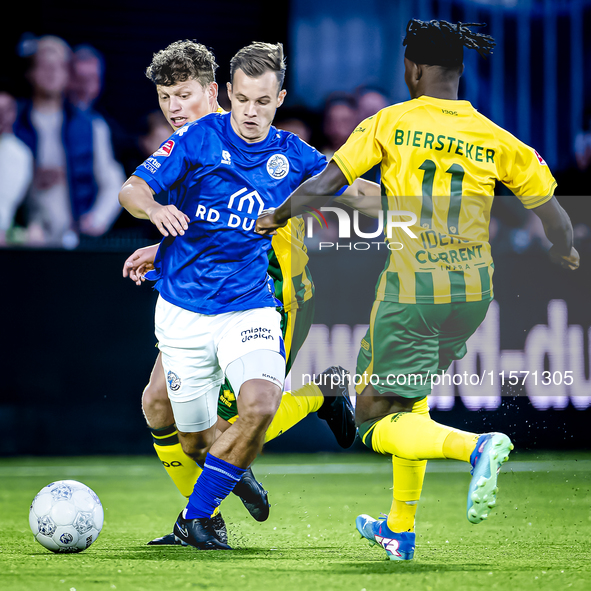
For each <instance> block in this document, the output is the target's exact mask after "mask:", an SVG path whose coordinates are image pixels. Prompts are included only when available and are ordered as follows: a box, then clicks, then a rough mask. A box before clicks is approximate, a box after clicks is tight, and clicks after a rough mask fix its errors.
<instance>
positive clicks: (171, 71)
mask: <svg viewBox="0 0 591 591" xmlns="http://www.w3.org/2000/svg"><path fill="white" fill-rule="evenodd" d="M216 68H217V64H216V63H215V58H214V55H213V53H212V52H211V51H209V50H208V49H207V48H206V47H205V46H203V45H201V44H199V43H195V42H193V41H177V42H175V43H172V44H171V45H169V46H168V47H167V48H166V49H164V50H162V51H160V52H158V53H157V54H155V55H154V57H153V60H152V63H151V64H150V67H149V68H148V69H147V72H146V75H147V77H148V78H149V79H150V80H152V81H153V82H154V83H155V85H156V89H157V92H158V102H159V105H160V108H161V110H162V112H163V114H164V116H165V117H166V119H167V121H168V122H169V124H170V125H171V127H172V128H173V130H177V129H180V128H181V127H183V126H184V125H185V124H186V123H188V122H191V121H195V120H196V119H199V118H201V117H203V116H204V115H207V114H208V113H212V112H223V110H222V109H221V107H220V106H219V104H218V101H217V93H218V87H217V84H216V82H215V70H216ZM371 185H372V184H371V183H367V182H364V185H363V186H364V187H366V188H368V187H370V188H371V189H372V190H373V187H371ZM355 190H356V189H355ZM303 237H304V222H303V220H302V219H294V220H291V222H290V224H288V225H287V226H286V227H285V228H282V230H281V231H280V232H278V234H277V236H274V238H273V242H272V245H273V246H272V250H271V251H270V255H269V274H270V276H271V277H272V278H273V280H274V284H275V291H276V294H275V295H276V297H277V298H278V299H279V300H280V301H281V302H283V309H282V310H281V315H282V329H283V335H284V343H285V350H286V357H287V371H289V368H290V367H291V364H292V363H293V361H294V359H295V356H296V354H297V352H298V350H299V349H300V347H301V346H302V344H303V342H304V340H305V339H306V336H307V334H308V331H309V329H310V326H311V324H312V319H313V314H314V300H313V295H314V284H313V282H312V277H311V275H310V271H309V269H308V267H307V262H308V255H307V253H306V247H305V246H304V243H303ZM157 249H158V245H154V246H149V247H146V248H143V249H139V250H138V251H136V252H135V253H133V254H132V255H131V256H130V257H129V258H128V259H127V261H126V262H125V265H124V268H123V275H124V276H130V277H131V278H132V279H133V280H134V281H136V283H141V281H142V279H143V273H144V272H145V271H147V270H149V269H150V268H151V266H152V263H153V261H154V257H155V255H156V251H157ZM327 372H328V373H329V374H337V375H341V373H342V372H341V369H340V368H337V367H332V368H329V369H328V370H327ZM332 381H334V380H332ZM331 383H332V382H331V380H328V384H329V385H328V386H324V385H321V386H317V385H315V384H309V385H306V386H304V387H303V388H301V389H299V390H297V391H296V392H284V394H283V397H282V401H281V405H280V407H279V410H278V412H277V414H276V416H275V418H274V420H273V422H272V423H271V425H270V427H269V429H268V430H267V432H266V436H265V441H270V440H271V439H274V438H275V437H277V436H278V435H281V434H282V433H283V432H285V431H287V430H288V429H290V428H291V427H293V426H294V425H295V424H296V423H297V422H299V421H300V420H301V419H303V418H304V417H305V416H307V415H308V414H309V413H311V412H317V414H318V416H319V417H320V418H323V419H324V420H326V421H327V423H328V425H329V427H330V428H331V430H332V431H333V433H334V434H335V437H336V439H337V441H338V443H339V444H340V445H341V446H343V447H349V446H351V445H352V444H353V441H354V439H355V435H356V429H355V423H354V418H353V410H352V406H351V404H350V400H349V398H348V396H347V394H346V388H344V387H343V385H342V384H340V385H338V386H335V387H334V388H331V387H330V384H331ZM333 390H334V391H333ZM142 409H143V411H144V416H145V418H146V421H147V423H148V426H149V428H150V431H151V433H152V437H153V441H154V448H155V450H156V453H157V455H158V457H159V458H160V460H161V461H162V463H163V465H164V467H165V469H166V470H167V472H168V474H169V475H170V477H171V478H172V480H173V482H174V483H175V485H176V486H177V488H178V490H179V491H180V492H181V494H182V495H183V496H185V497H187V498H188V497H189V496H190V494H191V492H192V491H193V487H194V485H195V482H196V480H197V478H198V476H199V474H200V473H201V468H200V466H199V464H198V463H197V462H199V460H200V459H201V454H202V452H203V450H200V449H195V450H191V453H190V457H189V456H188V455H187V454H186V453H185V452H184V451H183V448H182V446H181V443H180V442H179V438H182V437H183V434H182V433H179V432H178V431H177V429H176V426H175V424H174V418H173V414H172V408H171V405H170V401H169V399H168V394H167V390H166V379H165V376H164V370H163V368H162V361H161V357H160V355H158V357H157V359H156V363H155V365H154V369H153V371H152V375H151V378H150V382H149V384H148V385H147V386H146V388H145V390H144V393H143V397H142ZM218 415H219V417H220V420H219V421H218V428H219V429H220V430H224V429H225V428H227V427H229V425H230V424H231V423H233V422H234V421H235V420H236V418H237V415H238V410H237V405H236V396H235V395H234V392H233V391H232V388H231V386H230V384H229V382H227V381H226V383H225V384H224V385H223V386H222V388H221V392H220V401H219V405H218ZM205 451H207V450H205ZM234 492H235V493H236V494H237V495H238V496H239V497H240V498H241V499H242V500H243V502H244V504H245V506H246V507H247V509H248V510H249V512H250V513H251V515H253V517H254V518H255V519H257V520H258V521H264V520H265V519H267V517H268V514H269V504H268V500H267V493H266V491H264V490H263V488H262V486H261V485H260V484H259V483H257V482H256V479H255V478H254V475H253V474H252V471H250V470H249V471H247V472H246V474H245V476H243V478H242V480H241V482H239V483H238V484H237V485H236V488H235V489H234ZM214 519H215V527H216V531H218V533H221V536H222V537H223V538H224V540H225V539H226V534H225V532H224V530H225V526H224V523H223V519H222V517H221V515H219V514H217V515H216V516H215V518H214ZM150 544H158V545H160V544H165V545H168V544H173V545H174V544H180V541H179V540H178V539H177V538H176V537H175V536H174V534H168V535H166V536H163V537H161V538H157V539H155V540H152V542H150Z"/></svg>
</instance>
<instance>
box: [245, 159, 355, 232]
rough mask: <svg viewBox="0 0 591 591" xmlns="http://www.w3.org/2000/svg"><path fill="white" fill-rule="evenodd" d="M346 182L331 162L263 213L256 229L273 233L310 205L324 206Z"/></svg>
mask: <svg viewBox="0 0 591 591" xmlns="http://www.w3.org/2000/svg"><path fill="white" fill-rule="evenodd" d="M346 184H347V179H346V178H345V175H344V174H343V173H342V172H341V169H340V168H339V167H338V166H337V165H336V164H335V163H334V162H332V161H331V162H329V163H328V166H327V167H326V168H325V169H324V170H323V171H322V172H321V173H320V174H317V175H316V176H315V177H312V178H311V179H308V180H307V181H306V182H305V183H302V184H301V185H300V186H299V187H298V188H297V189H296V190H295V191H294V192H293V193H292V194H291V195H290V196H289V197H288V198H287V199H286V200H285V201H284V202H283V203H282V204H281V205H280V206H279V207H278V208H277V209H275V210H274V211H272V212H269V213H263V214H262V215H261V217H259V219H258V220H257V225H256V231H257V232H258V233H259V234H266V235H271V234H273V233H274V231H275V230H276V229H277V228H280V227H282V226H285V224H287V222H288V220H289V219H290V218H292V217H295V216H297V215H301V214H302V213H305V212H307V211H308V210H309V208H310V207H322V206H323V205H324V204H326V203H327V202H328V201H329V199H330V197H331V196H332V195H334V194H335V193H336V192H337V191H338V190H339V189H341V188H342V187H343V186H344V185H346Z"/></svg>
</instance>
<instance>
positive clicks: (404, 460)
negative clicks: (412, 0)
mask: <svg viewBox="0 0 591 591" xmlns="http://www.w3.org/2000/svg"><path fill="white" fill-rule="evenodd" d="M470 26H475V25H464V24H461V23H458V24H450V23H447V22H444V21H430V22H422V21H418V20H415V19H413V20H411V21H410V22H409V24H408V27H407V34H406V38H405V40H404V45H406V52H405V60H404V63H405V81H406V84H407V86H408V89H409V91H410V95H411V100H409V101H406V102H403V103H400V104H397V105H393V106H391V107H387V108H385V109H383V110H382V111H380V112H379V113H377V114H376V115H375V116H373V117H369V118H368V119H366V120H365V121H363V122H362V123H361V124H360V125H359V126H358V127H357V129H355V131H354V132H353V133H352V134H351V136H350V138H349V139H348V141H347V142H346V144H345V145H344V146H343V147H342V148H341V149H340V150H338V151H337V152H336V153H335V155H334V157H333V159H332V161H331V162H330V163H329V165H328V166H327V168H326V169H325V170H324V171H323V172H322V173H320V174H319V175H318V176H316V177H314V178H313V179H310V180H308V181H307V182H306V183H304V184H303V185H302V186H301V187H299V188H298V189H297V190H296V191H295V192H294V193H293V194H292V195H291V197H290V198H289V199H288V200H287V201H286V202H285V203H284V204H283V205H282V206H281V207H279V208H278V209H276V210H275V212H273V213H271V214H267V215H266V217H261V218H260V219H259V223H258V224H257V228H258V230H259V231H260V232H261V233H268V232H272V231H273V230H274V229H275V228H278V227H280V226H281V224H283V223H285V221H286V220H287V219H288V218H289V217H290V216H292V215H296V214H298V213H299V212H300V211H301V210H302V209H303V206H316V207H318V206H320V205H322V204H323V203H325V202H326V197H320V196H326V195H332V194H334V192H335V191H336V190H338V188H339V187H340V186H342V185H343V184H345V183H346V184H350V183H352V182H353V181H354V180H355V179H356V178H357V177H359V176H360V175H362V174H363V173H364V172H366V171H367V170H369V169H370V168H372V167H373V166H375V165H376V164H381V178H382V195H383V196H382V209H383V212H384V215H385V216H386V217H385V222H384V227H385V232H386V234H387V236H386V240H387V241H388V242H390V243H392V244H391V245H392V248H391V249H390V256H389V260H388V262H387V263H386V267H385V269H384V271H383V272H382V273H381V275H380V277H379V279H378V283H377V286H376V300H375V303H374V305H373V308H372V311H371V317H370V327H369V330H368V332H367V334H366V336H365V338H364V339H363V340H362V342H361V349H360V353H359V356H358V365H357V373H358V374H360V375H362V376H363V377H364V381H363V382H362V383H361V384H360V385H359V386H358V387H357V393H358V398H357V405H356V411H355V412H356V422H357V424H358V426H359V435H360V437H361V438H362V441H363V442H364V444H365V445H367V446H368V447H369V448H370V449H373V450H374V451H376V452H377V453H381V454H387V455H391V456H392V464H393V472H394V488H393V496H394V499H393V503H392V507H391V510H390V513H389V514H388V516H387V518H386V519H379V520H375V519H373V518H371V517H369V516H368V515H360V516H359V517H358V518H357V521H356V526H357V529H358V530H359V532H360V533H361V535H362V536H363V537H365V538H367V539H369V540H370V542H371V543H378V544H380V545H381V546H382V547H383V548H384V549H385V550H386V552H387V554H388V556H389V558H390V559H392V560H411V559H412V558H413V555H414V546H415V533H414V522H415V512H416V506H417V502H418V500H419V497H420V493H421V490H422V486H423V478H424V474H425V467H426V461H427V460H429V459H434V458H451V459H457V460H463V461H465V462H467V463H470V464H471V466H472V479H471V482H470V486H469V491H468V502H467V517H468V519H469V520H470V521H471V522H472V523H479V522H481V521H482V520H484V519H486V518H487V517H488V514H489V512H490V509H491V508H492V507H493V506H494V505H495V502H496V492H497V471H498V470H499V468H500V466H501V464H502V463H503V462H504V461H506V460H507V458H508V455H509V452H510V450H511V449H513V445H512V443H511V441H510V440H509V438H508V437H507V436H506V435H504V434H502V433H486V434H484V435H478V434H475V433H467V432H463V431H459V430H457V429H452V428H450V427H447V426H444V425H441V424H438V423H436V422H435V421H433V420H431V418H430V417H429V407H428V404H427V398H426V396H427V395H428V394H429V393H430V390H431V386H430V384H431V382H430V379H429V376H431V375H433V374H434V373H441V372H445V371H446V370H447V368H448V367H449V365H450V364H451V362H452V361H454V360H455V359H460V358H462V357H463V356H464V355H465V353H466V341H467V339H468V338H469V337H470V335H472V333H473V332H474V331H475V330H476V329H477V328H478V326H479V325H480V323H481V322H482V320H483V319H484V317H485V315H486V312H487V309H488V306H489V304H490V301H491V299H492V297H493V287H492V276H493V265H492V258H491V253H490V244H489V242H488V228H489V220H490V211H491V205H492V201H493V194H494V184H495V181H496V180H499V181H501V182H502V183H504V184H505V186H507V187H508V188H509V189H511V191H512V192H513V193H514V194H515V195H516V196H517V198H518V199H520V201H521V202H522V204H523V206H524V207H526V208H527V209H531V210H532V211H534V212H535V213H536V214H537V215H538V216H539V217H540V219H541V220H542V223H543V225H544V230H545V233H546V236H547V237H548V239H549V240H550V242H551V243H552V247H551V249H550V258H551V260H552V261H554V262H556V263H559V264H560V265H562V266H563V267H565V268H567V269H576V268H577V267H578V264H579V255H578V253H577V252H576V250H575V249H574V248H573V235H572V226H571V223H570V220H569V218H568V216H567V214H566V213H565V212H564V210H563V209H562V208H561V207H560V205H559V204H558V202H557V200H556V198H555V197H554V196H553V194H554V189H555V187H556V182H555V180H554V178H553V177H552V175H551V173H550V171H549V169H548V166H547V165H546V163H545V162H544V160H543V159H542V158H541V157H540V155H539V154H538V153H537V152H536V151H535V150H533V149H532V148H530V147H528V146H526V145H525V144H523V143H522V142H520V141H519V140H518V139H516V138H515V137H513V136H512V135H511V134H510V133H508V132H507V131H505V130H504V129H502V128H500V127H498V126H497V125H495V124H494V123H493V122H492V121H490V120H488V119H487V118H486V117H484V116H482V115H481V114H480V113H478V111H476V109H474V107H473V106H472V105H471V104H470V103H469V102H467V101H463V100H458V84H459V79H460V76H461V75H462V72H463V48H464V47H466V48H469V49H475V50H477V51H478V52H479V53H480V54H481V55H483V56H485V55H487V54H488V53H490V52H491V50H492V47H493V46H494V40H493V39H492V38H491V37H489V36H487V35H482V34H478V33H475V32H473V31H471V30H470V28H469V27H470ZM392 212H394V213H392ZM396 212H406V213H405V214H404V215H400V214H398V213H396ZM395 222H397V223H398V225H396V224H395ZM400 222H405V223H406V225H403V224H401V223H400Z"/></svg>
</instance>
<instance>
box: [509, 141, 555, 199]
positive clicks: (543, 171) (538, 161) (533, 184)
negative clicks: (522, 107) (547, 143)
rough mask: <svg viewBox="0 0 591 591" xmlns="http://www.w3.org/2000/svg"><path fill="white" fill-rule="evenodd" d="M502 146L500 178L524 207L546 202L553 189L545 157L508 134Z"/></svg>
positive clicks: (553, 180)
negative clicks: (506, 140) (508, 137)
mask: <svg viewBox="0 0 591 591" xmlns="http://www.w3.org/2000/svg"><path fill="white" fill-rule="evenodd" d="M505 143H506V145H505V146H504V149H503V158H502V159H501V163H502V165H503V170H501V171H500V172H501V175H500V181H501V182H502V183H503V184H504V185H505V186H506V187H507V188H508V189H510V190H511V191H512V192H513V193H514V194H515V195H516V196H517V197H518V199H519V200H520V201H521V203H522V204H523V206H524V207H525V208H526V209H533V208H535V207H539V206H540V205H543V204H544V203H546V202H547V201H549V200H550V199H551V198H552V196H553V195H554V190H555V189H556V180H555V179H554V177H553V176H552V173H551V172H550V169H549V167H548V165H547V164H546V162H545V160H544V159H543V158H542V157H541V156H540V155H539V154H538V152H536V150H534V149H533V148H530V147H529V146H527V145H526V144H524V143H523V142H521V141H519V140H518V139H517V138H514V137H513V136H510V139H509V141H508V142H505Z"/></svg>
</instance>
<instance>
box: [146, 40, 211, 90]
mask: <svg viewBox="0 0 591 591" xmlns="http://www.w3.org/2000/svg"><path fill="white" fill-rule="evenodd" d="M217 67H218V65H217V64H216V63H215V57H214V55H213V53H212V52H211V51H210V50H209V49H207V47H205V45H202V44H201V43H197V42H196V41H188V40H187V41H175V42H174V43H171V44H170V45H169V46H168V47H166V49H162V50H161V51H159V52H158V53H155V54H154V57H153V58H152V63H151V64H150V65H149V67H148V68H147V70H146V76H147V77H148V78H149V79H150V80H151V81H152V82H154V84H158V85H159V86H172V85H174V84H178V83H179V82H186V81H187V80H190V79H195V80H197V81H198V82H199V83H200V84H201V85H202V86H207V85H208V84H211V83H212V82H215V71H216V69H217Z"/></svg>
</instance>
